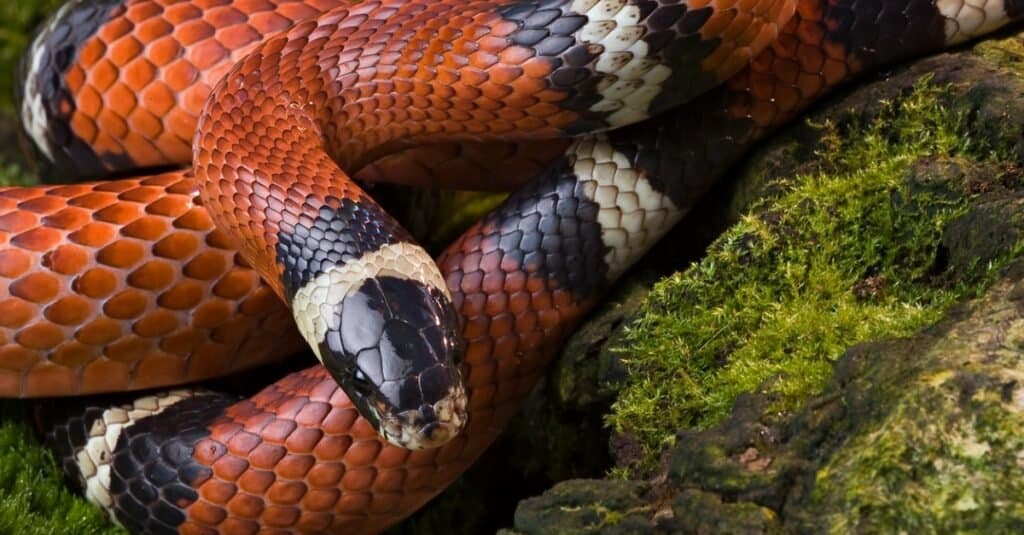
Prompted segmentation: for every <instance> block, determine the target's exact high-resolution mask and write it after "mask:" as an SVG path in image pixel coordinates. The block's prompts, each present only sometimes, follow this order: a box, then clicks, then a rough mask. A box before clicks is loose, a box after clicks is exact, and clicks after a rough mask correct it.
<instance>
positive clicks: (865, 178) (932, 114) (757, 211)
mask: <svg viewBox="0 0 1024 535" xmlns="http://www.w3.org/2000/svg"><path fill="white" fill-rule="evenodd" d="M947 96H948V95H947V89H946V88H944V87H940V86H937V85H935V84H932V83H930V82H929V81H928V79H927V78H925V79H923V80H922V81H921V82H920V83H918V84H917V86H916V87H915V88H914V90H913V91H911V92H910V93H909V94H907V95H904V96H902V97H900V98H898V99H894V100H890V101H888V102H885V103H883V105H882V106H881V108H880V110H879V112H878V114H877V115H876V116H875V117H874V118H873V119H872V120H870V121H868V122H866V123H865V124H857V123H856V122H854V123H852V124H851V125H847V126H845V127H844V128H843V129H842V130H841V131H840V130H839V129H838V128H837V127H835V126H834V125H833V124H832V123H825V124H822V125H819V126H818V128H819V132H820V133H819V135H820V140H821V141H820V143H819V145H818V146H819V147H820V149H819V152H818V154H817V159H818V163H817V164H816V166H817V168H816V169H814V170H813V171H811V172H804V173H801V174H797V175H795V176H792V178H788V179H782V180H781V182H775V184H774V186H773V188H774V189H775V190H776V191H777V192H778V193H777V194H776V195H774V196H772V197H770V198H768V199H766V200H762V201H761V202H759V203H758V204H757V205H755V206H754V207H753V209H752V210H751V211H749V212H748V214H747V215H746V216H744V217H743V218H742V220H741V221H740V222H739V223H738V224H737V225H735V226H734V227H733V228H731V229H730V230H729V231H727V232H726V233H725V234H724V235H723V236H721V237H720V238H719V239H718V240H717V241H716V242H715V243H714V244H713V245H712V246H711V248H710V249H709V251H708V254H707V256H706V258H704V259H703V260H702V261H700V262H699V263H697V264H696V265H694V266H692V267H691V268H690V269H688V270H686V271H684V272H681V273H678V274H676V275H673V276H671V277H668V278H667V279H665V280H663V281H661V282H659V283H658V284H657V285H655V287H654V289H653V291H652V292H651V294H650V295H649V296H648V298H647V299H646V302H645V303H644V304H643V306H642V307H641V311H640V313H639V314H638V315H637V317H636V320H635V321H634V322H633V323H632V324H631V325H630V327H629V328H628V329H627V332H626V336H625V337H624V341H623V342H622V343H621V344H619V346H618V348H617V352H618V353H619V354H620V355H621V359H622V362H623V363H624V364H625V366H626V368H627V371H628V376H629V380H628V382H627V384H626V386H625V388H623V390H622V391H621V392H620V395H619V398H618V400H617V402H616V403H615V404H614V406H613V411H612V413H611V414H610V415H609V416H608V423H609V424H610V425H612V426H613V427H614V429H615V431H616V432H617V433H620V434H629V435H632V436H635V437H636V438H637V440H638V442H639V444H640V445H641V447H642V449H643V450H644V452H645V455H643V456H642V459H641V461H640V462H639V464H638V465H636V466H633V467H632V468H634V469H635V468H641V469H650V468H653V467H654V466H655V464H656V460H657V456H658V454H659V452H660V451H661V449H662V447H663V446H664V445H665V444H666V443H671V442H672V441H673V440H674V439H673V437H674V435H675V432H676V430H678V429H681V428H696V429H703V428H707V427H709V426H712V425H715V424H717V423H719V422H721V421H722V420H723V419H724V418H725V416H726V415H727V414H728V412H729V410H730V408H731V407H732V405H733V403H734V402H735V400H736V398H737V397H738V396H739V395H740V394H742V393H748V392H761V393H765V394H769V395H771V396H773V398H774V399H776V400H777V401H776V402H775V405H774V406H773V407H771V410H772V411H775V412H778V413H785V412H788V411H791V410H793V409H796V408H797V407H799V406H800V404H801V403H802V402H803V401H805V400H806V399H808V398H809V397H810V396H813V395H815V394H817V393H819V392H820V391H821V389H822V388H823V387H824V385H825V384H826V382H827V381H828V379H829V378H830V377H831V376H832V365H833V362H834V361H835V360H836V359H837V358H838V357H839V356H840V355H841V354H842V353H843V351H844V350H845V349H846V348H848V347H849V346H850V345H852V344H855V343H857V342H860V341H864V340H870V339H875V338H879V337H887V336H903V335H908V334H910V333H912V332H913V331H915V330H916V329H918V328H920V327H922V326H924V325H927V324H930V323H932V322H934V321H936V320H937V319H939V318H940V317H941V316H942V314H943V312H944V311H945V310H946V309H947V308H948V307H949V305H951V304H953V303H956V302H958V301H960V300H962V299H964V298H966V297H970V296H973V295H976V294H977V292H978V291H979V290H980V289H981V288H982V287H983V286H984V283H985V282H986V281H988V280H989V278H990V275H991V274H992V273H993V272H994V270H995V269H997V268H998V266H999V265H1000V262H998V261H997V259H991V260H992V261H991V262H987V263H978V264H974V265H970V266H964V265H958V266H956V269H958V270H960V271H961V272H957V273H955V276H954V275H952V274H950V273H947V271H948V270H949V269H952V268H951V267H950V266H949V265H945V264H944V262H945V261H944V260H943V258H942V257H943V253H942V250H943V245H942V240H943V229H944V228H946V226H947V225H948V224H949V223H950V222H951V221H953V220H954V219H956V218H958V217H961V216H962V215H964V214H965V213H966V212H967V211H968V202H967V199H968V198H969V195H963V194H961V193H960V192H955V193H953V194H950V193H948V192H944V191H942V187H947V186H942V187H938V188H937V189H936V188H931V189H928V188H922V187H920V185H919V184H917V183H915V182H914V181H913V180H908V173H909V172H910V170H911V168H912V166H913V165H914V163H915V162H916V161H918V160H919V159H920V158H922V157H925V156H929V157H936V156H941V157H948V158H960V159H966V160H994V159H996V158H997V157H998V155H1000V154H1004V153H1005V152H1006V151H1005V150H1004V149H1003V148H1002V147H999V146H995V145H993V143H991V142H988V141H986V140H985V139H984V138H977V137H975V136H974V135H973V133H972V132H971V130H970V129H969V128H968V121H967V117H966V116H965V114H964V113H963V112H962V111H959V110H960V108H957V107H950V106H947V105H946V104H945V102H946V101H947V100H948V99H947V98H946V97H947ZM753 168H756V166H754V167H753ZM623 473H625V472H623Z"/></svg>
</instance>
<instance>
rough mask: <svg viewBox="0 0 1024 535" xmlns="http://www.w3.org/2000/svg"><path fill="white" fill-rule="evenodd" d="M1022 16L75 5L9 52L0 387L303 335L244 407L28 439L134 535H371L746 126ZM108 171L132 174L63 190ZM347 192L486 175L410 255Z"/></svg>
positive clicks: (131, 415) (462, 461)
mask: <svg viewBox="0 0 1024 535" xmlns="http://www.w3.org/2000/svg"><path fill="white" fill-rule="evenodd" d="M1022 11H1024V2H1021V1H1020V0H689V1H678V0H458V1H456V0H450V1H448V0H443V1H428V0H363V1H362V2H359V3H356V4H353V3H349V2H343V1H340V0H234V1H228V0H94V1H86V0H72V1H70V2H69V3H67V4H66V5H65V6H64V7H62V8H61V9H60V10H59V11H58V12H56V13H55V14H54V15H53V16H52V17H51V18H50V19H49V20H48V21H47V22H46V23H45V24H44V26H43V27H42V28H41V29H40V31H39V33H38V34H37V36H36V38H35V40H34V41H33V43H32V45H31V46H30V47H29V49H28V51H27V52H26V56H25V59H24V61H23V63H22V68H21V71H20V74H21V81H20V92H19V95H18V96H19V109H20V111H21V119H22V122H23V128H24V131H25V134H26V136H25V137H26V138H27V139H28V140H29V141H30V142H31V144H32V146H33V150H34V152H35V154H36V156H37V160H38V163H39V167H40V170H41V172H42V173H43V174H44V175H46V176H48V177H51V178H54V179H56V180H58V181H62V182H69V184H67V185H46V186H37V187H10V188H4V189H2V190H0V237H2V244H3V245H2V247H0V284H2V285H3V288H4V291H5V294H4V296H3V297H2V299H0V395H4V396H10V397H46V396H69V395H77V394H87V393H100V392H113V391H124V390H141V389H149V388H154V387H162V386H171V385H180V384H183V383H189V382H194V381H197V380H201V379H206V378H211V377H218V376H222V375H225V374H228V373H231V372H234V371H238V370H241V369H245V368H250V367H255V366H258V365H261V364H265V363H268V362H272V361H276V360H280V359H283V358H285V357H288V356H289V355H293V354H296V353H298V352H301V351H303V349H304V348H306V347H312V349H313V352H314V353H315V354H316V355H317V357H318V358H319V359H320V360H321V362H322V363H323V364H324V366H316V367H314V368H310V369H307V370H304V371H300V372H297V373H293V374H291V375H288V376H286V377H284V378H283V379H281V380H279V381H277V382H276V383H274V384H271V385H269V386H267V387H266V388H265V389H263V390H262V391H260V392H259V393H257V394H256V395H254V396H253V397H251V398H247V399H235V398H233V397H230V396H225V395H221V394H216V393H213V392H207V391H204V390H192V389H178V390H172V391H168V392H162V393H157V394H153V393H144V394H141V395H140V397H139V398H138V399H136V400H135V401H132V402H129V403H123V404H113V405H111V404H103V403H100V402H98V401H97V402H89V403H86V404H85V406H83V405H82V404H81V403H79V404H76V405H77V406H76V410H75V411H73V412H71V413H68V412H65V411H57V410H56V409H54V408H53V407H44V408H43V412H44V413H46V412H59V413H60V414H54V415H50V416H54V417H58V421H57V422H56V424H55V425H53V427H51V428H50V430H49V432H48V435H47V438H48V442H49V443H50V444H51V445H52V446H53V447H54V448H55V449H56V450H57V451H58V453H59V455H60V456H61V458H62V462H63V465H64V469H65V470H66V472H67V473H68V474H69V476H70V477H71V479H73V480H75V481H77V482H78V483H80V485H81V487H82V489H83V491H84V493H85V495H86V497H87V498H88V499H90V500H91V501H93V502H94V503H96V504H97V505H99V506H100V507H103V508H104V509H105V510H107V511H108V513H109V514H110V516H111V518H112V519H114V520H115V521H117V522H118V523H120V524H122V525H124V526H125V527H127V528H128V529H129V530H131V531H133V532H139V533H172V532H179V533H196V534H198V533H214V532H221V533H231V534H234V533H257V532H260V533H283V532H299V533H320V532H377V531H380V530H383V529H385V528H387V527H388V526H391V525H393V524H395V523H396V522H398V521H400V520H401V519H403V518H405V517H406V516H408V515H409V514H411V513H412V512H413V511H415V510H416V509H417V508H419V507H420V506H422V505H423V504H424V503H426V502H427V501H428V500H430V499H431V498H432V497H434V496H436V495H437V494H438V493H440V492H441V491H442V490H443V489H444V488H445V487H446V486H447V485H448V484H449V483H451V482H452V481H453V480H454V479H455V478H456V477H457V476H458V475H459V474H460V473H461V472H462V471H463V470H465V469H466V468H467V467H468V466H469V465H470V464H471V463H472V462H473V461H474V460H475V459H476V458H477V457H478V456H479V455H480V454H481V453H482V452H483V451H484V449H485V448H486V447H487V446H488V445H489V444H490V443H491V442H492V441H493V440H494V439H495V438H496V437H497V435H498V434H499V433H500V432H501V430H502V428H503V426H504V425H505V423H506V422H507V421H508V419H509V418H510V417H511V415H512V414H513V413H514V412H515V410H516V409H517V407H518V405H519V404H520V403H521V402H522V401H523V399H524V398H525V396H526V395H527V394H528V393H529V391H530V389H531V387H532V386H533V385H534V383H535V382H536V380H537V378H538V377H539V375H540V374H541V373H542V371H543V369H544V366H545V364H546V362H547V361H548V359H549V358H550V357H551V356H552V354H553V353H554V352H555V351H557V350H558V348H559V346H560V343H561V342H562V341H563V340H564V339H565V337H566V336H567V335H568V334H569V333H570V332H571V331H572V329H573V327H574V326H575V325H577V324H578V323H579V321H580V320H581V318H582V317H583V316H584V315H585V314H586V313H587V312H588V311H589V310H591V309H592V308H593V306H594V305H595V304H596V303H597V302H598V301H599V300H600V298H601V295H602V293H603V292H604V291H605V290H606V289H607V288H608V287H609V286H610V285H611V284H612V283H613V282H614V281H615V280H616V279H617V278H618V277H619V276H620V275H622V273H624V272H625V271H626V270H627V269H628V268H629V266H630V265H631V264H632V263H633V262H635V261H636V259H637V258H639V257H640V256H641V255H642V254H643V253H644V252H645V251H646V250H647V249H648V248H649V247H650V246H651V245H652V244H654V243H655V242H656V241H657V240H658V239H659V238H660V237H661V236H662V235H663V234H664V233H665V232H666V231H667V230H668V229H670V228H671V227H672V226H673V225H674V224H675V223H676V222H678V221H679V219H680V218H681V217H682V215H683V214H684V213H685V212H686V211H687V210H688V209H689V208H691V207H692V206H693V205H694V204H695V203H696V202H697V201H698V200H699V198H700V196H701V194H703V193H704V192H705V191H707V189H708V187H709V186H710V185H711V184H712V183H714V182H715V181H716V180H718V179H719V178H720V177H721V176H722V175H723V174H725V173H726V172H727V171H728V169H729V167H730V165H732V164H733V163H735V162H736V161H737V160H738V159H739V158H740V157H742V155H743V154H744V153H745V152H746V151H747V150H748V149H749V148H750V147H751V146H752V145H753V144H754V143H755V142H756V141H757V140H758V139H760V138H762V137H763V136H765V135H766V134H767V133H768V132H770V131H771V130H772V129H774V128H776V127H778V126H779V125H782V124H784V123H786V122H787V121H790V120H791V119H793V118H794V117H795V116H796V115H797V114H798V113H799V112H801V111H802V110H803V109H805V108H806V107H807V106H808V105H810V104H811V103H813V102H814V101H816V100H817V99H819V98H820V97H821V96H822V95H824V94H826V93H828V92H829V91H830V90H832V89H833V88H835V87H837V86H839V85H841V84H843V83H845V82H848V81H850V80H851V79H853V78H855V77H856V76H858V75H860V74H862V73H865V72H868V71H871V70H873V69H877V68H879V67H881V66H884V65H887V64H891V63H894V62H897V61H900V60H904V59H907V58H911V57H914V56H918V55H921V54H925V53H928V52H931V51H935V50H939V49H941V48H944V47H948V46H950V45H954V44H957V43H960V42H963V41H966V40H969V39H971V38H973V37H976V36H979V35H982V34H985V33H987V32H990V31H992V30H994V29H996V28H998V27H1000V26H1002V25H1004V24H1006V23H1008V22H1010V21H1011V20H1013V19H1015V18H1019V17H1020V16H1021V14H1022ZM189 162H191V164H192V166H191V167H187V165H188V164H189ZM175 166H183V167H184V169H182V170H168V169H169V168H173V167H175ZM158 168H159V169H158ZM150 171H152V173H151V174H140V173H146V172H150ZM157 171H160V172H157ZM107 175H119V176H122V177H124V176H129V175H135V176H133V177H131V178H119V179H115V180H109V181H98V182H81V183H70V182H73V181H74V180H78V179H98V178H101V177H104V176H107ZM350 177H351V178H350ZM356 181H362V182H370V183H372V182H380V181H395V182H401V183H406V184H415V185H437V186H445V187H460V188H465V189H489V190H495V189H496V190H515V191H514V193H512V195H510V196H509V197H508V199H507V200H506V201H505V202H504V203H503V204H502V205H501V206H500V207H498V208H497V209H496V210H494V211H493V212H492V213H490V214H488V215H487V216H485V217H484V218H483V219H482V220H481V221H480V222H478V223H477V224H476V225H474V226H472V227H471V228H470V229H468V230H467V231H466V232H465V233H464V234H463V235H462V236H461V237H460V238H459V239H458V240H456V241H455V242H454V243H453V244H452V245H451V246H449V247H448V248H447V249H446V250H445V251H444V253H442V254H441V255H440V257H438V258H437V259H436V263H435V262H434V261H432V260H431V259H430V258H429V257H426V256H425V255H426V253H425V252H424V251H423V250H422V249H420V248H419V247H418V246H417V245H415V244H414V243H411V241H410V238H409V234H408V233H407V232H406V231H404V230H403V229H402V228H401V227H400V226H399V225H398V223H397V222H395V221H394V220H393V219H391V218H390V216H388V215H387V214H386V213H385V212H384V211H383V209H381V208H380V207H379V206H378V205H376V203H374V201H373V200H372V199H371V198H370V197H369V196H368V195H367V194H366V193H365V192H364V191H363V190H362V189H360V187H359V186H358V185H357V184H356ZM293 318H294V319H293ZM307 344H308V345H307Z"/></svg>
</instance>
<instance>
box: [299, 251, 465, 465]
mask: <svg viewBox="0 0 1024 535" xmlns="http://www.w3.org/2000/svg"><path fill="white" fill-rule="evenodd" d="M391 247H394V246H391ZM399 248H400V249H402V250H401V251H399V253H401V254H396V253H395V252H394V251H392V252H391V253H388V254H378V255H377V257H371V256H364V257H363V258H361V259H360V261H359V263H361V264H363V265H362V266H361V267H359V266H356V265H354V264H355V263H353V264H347V265H345V266H342V267H336V268H334V269H331V270H329V271H327V272H326V273H325V274H324V275H322V276H320V277H317V278H316V279H315V280H313V281H311V282H310V283H309V284H307V285H306V286H304V287H303V288H302V289H300V290H299V291H298V292H297V293H296V295H295V296H294V297H293V299H292V308H293V313H294V315H295V318H296V321H297V322H298V324H299V330H300V331H302V333H303V335H304V336H305V337H306V340H307V341H308V342H309V343H310V345H311V346H312V347H313V348H314V351H315V352H316V353H317V356H318V357H319V358H320V360H321V362H322V363H323V364H324V366H325V367H326V368H327V369H328V371H330V373H331V375H332V376H333V377H334V379H335V381H337V382H338V385H339V386H341V388H342V389H343V390H344V391H345V393H346V394H347V395H348V397H349V399H350V400H351V401H352V402H353V403H354V404H355V405H356V408H357V409H358V410H359V412H360V414H361V415H362V416H363V417H364V418H366V419H367V420H368V421H369V422H370V423H371V424H373V426H374V427H375V428H376V430H377V432H378V433H380V435H381V436H383V437H384V438H385V439H386V440H387V441H388V442H390V443H392V444H394V445H396V446H400V447H402V448H406V449H413V450H416V449H428V448H435V447H438V446H441V445H442V444H444V443H446V442H448V441H449V440H451V439H452V438H454V437H455V436H456V435H458V433H459V432H460V431H461V430H462V427H463V425H464V424H465V422H466V390H465V387H464V385H463V380H462V374H461V371H460V369H459V365H460V362H461V360H462V352H463V341H462V337H461V336H460V334H459V330H458V326H459V316H458V314H456V311H455V306H454V305H453V303H452V299H451V297H450V294H449V293H448V290H447V285H445V284H444V281H443V279H442V278H441V276H440V273H439V272H437V268H436V266H435V265H434V262H433V259H431V258H430V257H429V255H427V253H426V252H425V251H422V249H420V248H419V247H416V246H413V245H411V244H409V245H405V244H402V245H401V246H400V247H399ZM385 249H387V248H385Z"/></svg>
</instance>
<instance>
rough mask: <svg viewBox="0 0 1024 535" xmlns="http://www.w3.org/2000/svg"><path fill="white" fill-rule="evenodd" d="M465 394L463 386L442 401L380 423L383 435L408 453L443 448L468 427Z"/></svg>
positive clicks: (457, 386) (453, 387) (402, 413)
mask: <svg viewBox="0 0 1024 535" xmlns="http://www.w3.org/2000/svg"><path fill="white" fill-rule="evenodd" d="M466 400H467V396H466V390H465V389H464V388H463V387H462V385H461V384H456V385H454V386H452V388H451V389H449V391H448V393H447V394H446V395H445V397H444V398H443V399H441V400H440V401H437V402H436V403H434V404H432V405H423V406H422V407H420V408H419V409H412V410H407V411H403V412H400V413H398V414H395V415H393V416H391V417H389V418H385V419H383V420H382V421H381V426H380V430H381V435H382V436H383V437H384V438H385V439H386V440H387V441H388V442H390V443H391V444H394V445H395V446H398V447H400V448H405V449H408V450H426V449H432V448H438V447H440V446H443V445H444V444H446V443H447V442H448V441H450V440H451V439H453V438H455V437H456V436H457V435H458V434H459V432H460V431H462V428H463V427H464V426H465V425H466V419H467V413H466V404H467V401H466Z"/></svg>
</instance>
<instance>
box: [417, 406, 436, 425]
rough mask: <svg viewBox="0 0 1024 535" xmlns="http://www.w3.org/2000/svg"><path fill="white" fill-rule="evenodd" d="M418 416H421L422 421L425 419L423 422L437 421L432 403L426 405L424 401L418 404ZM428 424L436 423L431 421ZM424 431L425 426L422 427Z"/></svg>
mask: <svg viewBox="0 0 1024 535" xmlns="http://www.w3.org/2000/svg"><path fill="white" fill-rule="evenodd" d="M420 416H422V417H423V421H425V422H437V412H435V411H434V407H433V406H432V405H427V404H426V403H424V404H423V405H420ZM429 425H436V424H435V423H431V424H429ZM424 432H426V429H425V428H424Z"/></svg>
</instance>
